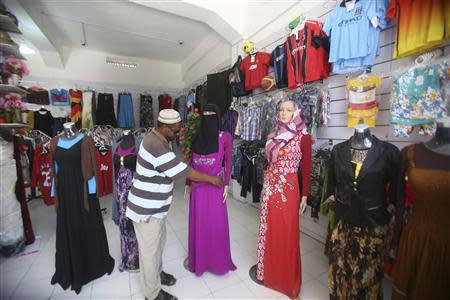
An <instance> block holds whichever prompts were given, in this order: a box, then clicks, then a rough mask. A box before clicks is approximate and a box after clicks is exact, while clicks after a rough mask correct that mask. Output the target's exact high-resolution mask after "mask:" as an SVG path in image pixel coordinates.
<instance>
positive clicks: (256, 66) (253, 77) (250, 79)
mask: <svg viewBox="0 0 450 300" xmlns="http://www.w3.org/2000/svg"><path fill="white" fill-rule="evenodd" d="M269 64H270V53H265V52H256V53H255V54H253V55H247V56H246V57H245V58H244V59H243V60H242V62H241V67H240V69H241V71H243V72H245V89H246V90H247V91H251V90H254V89H256V88H259V87H261V79H263V77H264V76H266V75H267V72H268V70H269Z"/></svg>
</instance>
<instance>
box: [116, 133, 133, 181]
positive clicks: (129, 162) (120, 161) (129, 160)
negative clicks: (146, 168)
mask: <svg viewBox="0 0 450 300" xmlns="http://www.w3.org/2000/svg"><path fill="white" fill-rule="evenodd" d="M133 146H135V144H134V137H133V135H132V134H131V130H125V131H124V132H123V137H122V140H121V141H120V143H119V147H120V148H121V149H123V150H126V149H130V148H131V147H133ZM113 160H114V168H115V170H116V172H117V171H118V170H119V169H120V167H121V166H122V165H123V166H124V167H125V168H127V169H130V170H131V171H133V172H134V171H136V160H137V157H136V155H127V156H125V157H123V158H122V157H121V156H119V155H117V154H116V153H115V154H114V158H113Z"/></svg>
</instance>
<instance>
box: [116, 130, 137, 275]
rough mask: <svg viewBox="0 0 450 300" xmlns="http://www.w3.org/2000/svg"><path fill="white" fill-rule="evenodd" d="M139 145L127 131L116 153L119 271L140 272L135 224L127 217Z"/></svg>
mask: <svg viewBox="0 0 450 300" xmlns="http://www.w3.org/2000/svg"><path fill="white" fill-rule="evenodd" d="M136 160H137V145H136V142H135V138H134V135H133V134H132V133H131V131H130V130H125V131H124V133H123V137H122V138H121V140H119V145H118V146H117V149H116V151H115V152H114V170H115V171H114V180H115V191H114V201H115V205H116V207H117V212H118V225H119V230H120V249H121V253H122V261H121V263H120V265H119V271H121V272H122V271H124V270H126V271H137V270H139V249H138V245H137V239H136V234H135V232H134V227H133V222H132V221H131V220H130V219H128V218H127V217H126V216H125V212H126V208H127V202H128V193H129V191H130V189H131V185H132V181H133V178H134V173H135V171H136Z"/></svg>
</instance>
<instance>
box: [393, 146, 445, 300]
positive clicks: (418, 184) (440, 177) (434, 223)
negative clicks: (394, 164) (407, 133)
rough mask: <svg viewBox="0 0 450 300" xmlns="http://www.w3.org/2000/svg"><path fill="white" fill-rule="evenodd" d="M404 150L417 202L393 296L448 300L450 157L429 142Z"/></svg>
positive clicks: (405, 169)
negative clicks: (428, 146)
mask: <svg viewBox="0 0 450 300" xmlns="http://www.w3.org/2000/svg"><path fill="white" fill-rule="evenodd" d="M402 154H403V163H402V171H403V172H402V174H404V176H406V177H407V178H408V181H407V182H408V183H409V187H410V189H411V192H412V197H413V199H414V205H413V207H412V211H411V215H410V216H409V217H408V219H407V223H406V225H405V227H404V229H403V231H402V233H401V237H400V245H399V248H398V253H397V261H396V263H395V266H394V274H393V283H394V287H393V289H392V299H394V300H397V299H412V300H416V299H417V300H419V299H448V298H449V296H448V295H449V283H450V218H449V216H450V156H449V155H444V154H438V153H436V152H433V151H432V150H430V149H428V148H427V147H426V146H425V145H424V144H423V143H421V144H415V145H410V146H408V147H406V148H405V149H403V151H402ZM404 176H402V177H403V178H405V177H404ZM403 205H404V204H403ZM403 205H402V206H403ZM403 207H404V206H403ZM402 214H403V212H402ZM399 223H400V222H399ZM401 223H403V222H401Z"/></svg>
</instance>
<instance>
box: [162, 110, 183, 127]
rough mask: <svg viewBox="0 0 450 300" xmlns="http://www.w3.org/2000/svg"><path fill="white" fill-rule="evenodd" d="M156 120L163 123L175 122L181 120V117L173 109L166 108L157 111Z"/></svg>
mask: <svg viewBox="0 0 450 300" xmlns="http://www.w3.org/2000/svg"><path fill="white" fill-rule="evenodd" d="M158 121H159V122H161V123H163V124H176V123H179V122H181V117H180V114H179V113H178V112H177V111H176V110H175V109H172V108H168V109H163V110H161V111H160V112H159V115H158Z"/></svg>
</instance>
